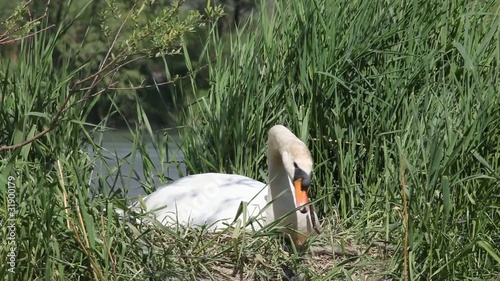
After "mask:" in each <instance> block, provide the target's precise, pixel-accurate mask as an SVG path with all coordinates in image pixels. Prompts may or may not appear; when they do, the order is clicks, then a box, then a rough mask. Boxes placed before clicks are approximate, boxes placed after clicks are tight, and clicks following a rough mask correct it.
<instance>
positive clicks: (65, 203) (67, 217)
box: [57, 159, 71, 229]
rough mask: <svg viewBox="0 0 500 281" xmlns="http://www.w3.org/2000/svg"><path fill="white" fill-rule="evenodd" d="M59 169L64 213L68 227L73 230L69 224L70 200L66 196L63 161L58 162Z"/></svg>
mask: <svg viewBox="0 0 500 281" xmlns="http://www.w3.org/2000/svg"><path fill="white" fill-rule="evenodd" d="M57 168H58V170H59V182H60V184H61V187H62V193H63V204H64V213H65V214H66V226H67V227H68V229H71V226H70V223H69V211H68V209H69V208H68V198H67V195H66V188H65V184H64V177H63V171H62V166H61V161H60V160H59V159H58V160H57Z"/></svg>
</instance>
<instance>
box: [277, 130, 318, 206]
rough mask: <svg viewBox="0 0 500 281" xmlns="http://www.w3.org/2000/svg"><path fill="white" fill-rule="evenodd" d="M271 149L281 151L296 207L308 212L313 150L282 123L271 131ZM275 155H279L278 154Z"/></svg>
mask: <svg viewBox="0 0 500 281" xmlns="http://www.w3.org/2000/svg"><path fill="white" fill-rule="evenodd" d="M269 149H274V150H277V151H279V154H280V155H281V162H282V165H283V167H284V168H285V171H286V173H287V175H288V177H289V179H290V182H291V183H293V188H292V191H293V194H294V198H295V204H296V207H298V208H299V210H300V211H301V212H302V213H306V212H307V208H305V205H306V204H308V203H309V196H308V194H307V191H308V189H309V186H310V185H311V177H312V168H313V160H312V156H311V152H310V151H309V149H308V148H307V146H306V145H305V143H304V142H302V141H301V140H300V139H299V138H297V137H296V136H295V135H294V134H293V133H292V132H290V130H288V129H287V128H286V127H284V126H281V125H277V126H274V127H273V128H271V130H270V131H269ZM274 156H275V157H279V156H278V155H277V154H274ZM270 164H271V163H270Z"/></svg>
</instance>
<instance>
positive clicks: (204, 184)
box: [132, 125, 319, 245]
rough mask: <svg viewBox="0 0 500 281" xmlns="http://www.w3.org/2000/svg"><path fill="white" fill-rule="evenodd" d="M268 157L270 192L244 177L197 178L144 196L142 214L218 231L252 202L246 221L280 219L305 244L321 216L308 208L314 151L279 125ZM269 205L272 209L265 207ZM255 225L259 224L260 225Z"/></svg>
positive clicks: (271, 132)
mask: <svg viewBox="0 0 500 281" xmlns="http://www.w3.org/2000/svg"><path fill="white" fill-rule="evenodd" d="M267 156H268V165H269V180H270V183H269V188H268V192H267V194H266V191H265V189H266V187H267V185H266V184H264V183H262V182H259V181H256V180H253V179H250V178H247V177H244V176H240V175H231V174H216V173H208V174H198V175H192V176H187V177H184V178H181V179H179V180H176V181H174V182H173V183H171V184H169V185H167V186H163V187H161V188H160V189H158V190H157V191H155V192H153V193H152V194H150V195H148V196H146V197H145V198H143V199H142V202H143V205H142V207H144V208H145V210H143V211H151V212H152V213H153V214H154V216H155V218H156V219H157V220H158V221H160V222H161V223H163V224H165V225H172V224H174V223H175V222H179V223H181V224H185V225H195V226H196V225H198V226H199V225H204V224H207V225H211V227H212V228H214V229H215V228H219V229H220V228H225V227H226V225H227V224H231V223H232V222H233V220H234V219H235V216H236V214H237V211H238V208H239V206H240V204H241V202H242V201H244V202H248V205H247V218H250V217H255V216H257V217H256V220H258V221H260V223H261V224H262V225H264V223H266V224H269V223H271V222H273V221H275V220H278V219H280V218H282V219H283V220H282V221H281V222H280V225H281V226H285V227H284V228H283V232H286V233H288V234H290V236H291V238H292V239H293V241H294V242H295V244H297V245H303V243H304V241H305V240H306V239H307V238H308V237H309V236H311V235H314V234H316V233H319V229H318V217H317V215H316V213H315V212H314V210H313V209H312V208H309V207H306V204H307V203H309V197H308V195H307V189H308V187H309V185H310V183H311V172H312V166H313V161H312V157H311V153H310V152H309V149H308V148H307V146H306V145H305V144H304V143H303V142H302V141H301V140H300V139H298V138H297V137H296V136H295V135H294V134H293V133H292V132H290V130H288V129H287V128H286V127H284V126H281V125H276V126H274V127H272V128H271V130H269V138H268V152H267ZM266 195H267V196H266ZM268 202H269V203H270V206H267V207H266V204H268ZM139 206H140V203H139V202H136V203H135V204H134V205H133V206H132V208H133V209H136V210H137V209H138V208H140V207H139ZM264 208H266V209H265V211H264V212H261V210H263V209H264ZM285 216H286V217H285ZM311 216H312V219H311ZM240 217H241V216H240ZM264 219H265V221H264ZM253 227H254V229H259V228H260V227H261V226H260V225H259V223H257V224H253Z"/></svg>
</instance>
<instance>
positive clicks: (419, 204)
mask: <svg viewBox="0 0 500 281" xmlns="http://www.w3.org/2000/svg"><path fill="white" fill-rule="evenodd" d="M89 3H91V4H89V5H88V6H85V7H79V6H72V5H73V4H68V6H67V7H71V8H68V9H75V11H79V12H78V13H79V14H78V15H79V16H80V17H82V18H88V17H89V15H92V14H96V13H95V12H94V13H91V12H88V11H89V10H88V9H90V7H93V4H95V3H96V2H89ZM137 3H142V2H137ZM101 4H102V5H104V3H101ZM117 5H118V4H117ZM99 7H100V6H99ZM140 7H143V6H141V5H137V6H134V5H132V6H128V7H126V9H125V8H124V11H127V9H128V11H135V12H133V13H131V15H135V13H139V10H136V8H140ZM160 7H161V8H162V9H160V8H158V9H159V10H157V12H158V13H157V14H156V13H151V14H150V15H151V18H149V19H148V20H150V21H152V22H154V21H155V19H163V21H161V22H162V24H164V25H162V26H161V28H160V26H157V28H154V27H153V28H152V29H148V28H146V27H145V26H144V25H141V23H142V22H141V20H139V18H140V17H137V19H136V18H134V17H133V16H131V17H130V23H131V25H130V26H128V27H129V28H130V30H127V29H126V28H125V29H124V30H125V31H124V33H120V34H123V37H120V38H121V39H122V40H118V41H117V42H122V43H123V44H119V43H117V44H116V49H115V47H114V46H115V45H112V44H111V43H112V42H114V41H113V40H112V39H111V40H108V41H105V42H108V43H107V44H103V45H102V46H105V47H104V50H103V52H102V54H104V55H103V56H98V55H95V54H94V55H92V52H90V51H89V52H88V54H89V55H88V56H86V55H84V54H85V52H83V51H81V50H82V49H85V48H84V47H85V46H87V45H84V43H78V42H81V41H78V40H76V41H75V42H76V43H75V42H73V43H68V42H71V41H67V39H66V38H67V37H66V36H69V35H71V27H73V26H74V24H76V23H75V22H76V21H77V20H78V19H79V17H76V18H77V19H76V20H75V21H71V22H65V21H56V23H55V26H54V27H52V28H51V31H50V32H48V31H45V30H44V29H43V28H45V27H49V26H51V22H50V20H49V19H47V18H48V17H49V16H48V15H44V11H45V10H44V9H43V8H42V9H38V10H37V11H38V13H39V14H40V16H41V19H40V20H38V21H37V20H36V19H37V16H36V15H35V13H34V12H33V13H32V17H31V18H32V19H35V20H33V26H30V27H26V28H23V29H20V30H19V31H18V32H17V33H12V35H8V37H5V36H4V37H0V42H1V43H3V44H4V45H8V46H12V45H11V44H18V45H14V46H16V47H10V48H12V49H14V50H13V51H12V50H10V52H14V53H15V54H17V55H9V56H4V57H2V59H1V61H0V65H1V69H0V74H1V76H0V78H1V80H0V81H1V82H0V87H1V93H2V96H1V101H0V102H1V103H2V106H1V110H0V128H2V134H1V135H0V137H1V145H4V144H5V146H2V147H0V153H1V154H0V174H1V175H0V198H1V199H0V200H2V201H0V202H1V204H0V216H1V217H2V218H5V221H6V222H8V223H14V224H15V229H16V231H15V241H16V248H15V252H16V259H15V262H16V265H15V273H14V274H12V273H10V272H9V271H8V269H9V268H10V267H9V266H2V267H0V276H2V277H4V278H6V279H9V280H37V279H46V280H66V279H67V280H76V279H82V280H89V279H97V280H122V279H129V280H130V279H132V280H136V279H150V280H165V279H167V278H170V279H172V280H177V279H202V280H203V279H213V280H223V279H240V278H241V279H257V280H267V279H272V278H282V277H284V276H286V275H288V276H290V275H292V273H290V272H293V273H295V274H298V275H299V276H301V277H302V278H303V279H306V280H334V279H337V280H348V279H354V280H365V278H369V279H370V280H378V279H396V280H398V279H408V280H431V279H432V280H468V279H475V280H495V279H498V278H500V272H499V267H500V229H499V226H498V223H497V222H498V221H499V220H500V198H499V194H500V166H499V165H500V163H499V158H500V96H499V95H498V93H499V92H500V89H499V88H500V81H499V79H500V78H499V77H500V67H499V62H500V45H499V42H500V38H499V37H500V28H499V25H500V10H499V6H498V4H497V2H496V1H465V0H464V1H444V2H443V1H441V2H438V1H403V2H401V1H383V2H382V1H335V2H331V1H327V0H312V1H308V2H307V3H306V2H304V1H298V0H297V1H286V2H280V1H277V2H272V4H270V3H265V4H261V5H260V6H259V7H260V13H257V14H254V15H253V17H250V19H249V20H250V21H249V23H248V24H246V25H245V24H240V25H239V27H238V28H236V29H234V30H232V32H231V35H230V36H229V35H227V33H223V31H222V30H221V29H220V28H219V27H218V26H217V25H208V27H211V28H209V29H206V31H205V32H206V33H208V35H209V36H208V39H207V40H206V42H204V44H203V45H202V47H203V48H202V49H201V50H202V51H201V52H198V53H196V54H193V52H190V51H189V48H188V46H189V42H188V40H184V41H183V40H182V38H186V36H188V33H190V32H192V31H194V30H197V28H200V26H202V25H203V24H205V23H207V20H206V18H204V17H202V15H201V14H199V13H192V14H191V16H186V15H184V14H183V13H182V12H181V10H180V9H179V8H177V7H176V6H173V7H172V6H160ZM164 8H168V9H167V10H165V11H164V10H163V9H164ZM33 9H34V10H36V9H35V8H32V7H31V6H29V7H28V8H27V9H26V10H25V11H24V12H23V13H21V14H22V15H25V13H26V11H32V10H33ZM119 9H120V8H118V10H119ZM98 10H100V12H99V14H100V15H102V14H103V13H104V14H105V13H106V12H105V11H108V12H109V14H108V15H109V18H108V20H107V21H104V22H107V24H105V25H104V28H101V29H99V30H100V31H99V32H97V31H96V33H97V34H100V36H103V38H114V37H113V36H114V34H116V32H117V31H118V30H119V29H120V27H119V26H120V25H119V24H118V21H115V20H120V19H121V20H122V22H129V21H128V19H127V21H125V20H124V18H123V17H124V15H126V13H124V12H117V10H116V9H115V8H114V6H113V5H108V6H106V5H104V6H103V8H102V10H101V8H98ZM120 11H121V10H120ZM85 13H89V14H85ZM204 13H205V15H207V18H208V16H209V15H210V16H211V17H212V16H213V17H218V16H220V10H218V9H217V8H215V7H212V9H207V10H204ZM49 14H50V13H49ZM139 14H140V13H139ZM164 16H168V20H167V18H162V17H164ZM125 17H126V16H125ZM141 19H142V18H141ZM144 20H145V22H149V21H148V20H147V19H144ZM19 22H20V21H15V23H16V24H18V25H17V26H19ZM250 23H251V24H250ZM9 24H11V26H9ZM22 24H23V23H21V26H22ZM13 26H16V25H13V23H11V22H5V21H4V22H3V25H2V28H3V29H4V30H7V31H9V30H11V31H12V30H14V29H13V28H14V27H13ZM76 26H78V25H76ZM150 26H153V25H150ZM106 28H109V30H111V31H110V34H111V35H110V36H108V37H106V32H105V31H106ZM141 29H142V30H146V31H147V30H149V31H150V32H147V36H145V37H144V38H142V37H141V40H139V39H138V37H134V36H137V34H139V33H138V32H139V31H140V30H141ZM84 30H90V28H85V29H84ZM35 31H40V33H39V34H36V35H33V36H30V37H26V38H23V37H22V36H23V35H29V34H33V33H34V32H35ZM153 31H158V32H159V33H155V32H153ZM23 32H24V33H23ZM120 32H121V31H120ZM173 32H178V33H176V34H177V36H176V37H175V38H171V40H164V41H161V42H159V41H158V40H159V39H158V38H163V39H164V38H169V37H168V35H169V34H173ZM6 34H7V33H6ZM16 34H22V35H18V37H15V36H16ZM86 34H91V33H90V31H89V32H88V33H86ZM5 38H11V39H15V38H17V39H16V40H17V41H8V40H7V41H5V40H6V39H5ZM11 39H9V40H11ZM2 40H4V41H2ZM127 40H129V41H127ZM134 40H135V41H134ZM61 42H65V43H64V44H61ZM85 42H86V41H85ZM127 42H131V44H132V45H133V46H132V47H131V45H129V44H127ZM198 42H199V41H198ZM72 44H73V45H72ZM78 44H81V47H78V46H79V45H78ZM89 44H90V43H89ZM2 46H3V45H2ZM61 46H63V47H61ZM89 46H91V47H87V48H90V50H92V49H100V47H97V46H99V45H89ZM179 47H181V48H180V49H179ZM61 48H62V49H61ZM3 50H6V49H3V48H2V51H3ZM108 50H111V51H109V52H108ZM177 51H178V52H177ZM122 52H123V53H122ZM157 52H160V53H162V54H165V55H167V56H166V57H160V58H161V60H159V61H160V62H161V63H162V64H163V67H162V71H165V76H166V78H162V79H165V81H171V80H173V79H172V77H173V76H175V73H174V72H172V71H171V68H170V67H171V65H172V64H171V63H170V62H169V58H170V57H169V56H168V55H172V54H182V57H181V58H182V59H183V60H184V64H182V65H183V67H185V71H184V74H188V78H186V79H184V80H182V81H178V82H177V83H170V84H167V85H166V88H167V90H168V91H169V92H170V93H172V96H174V97H175V96H177V97H183V96H192V97H193V98H192V99H191V100H188V101H189V102H188V103H187V104H186V106H185V107H184V109H183V111H182V115H181V117H180V120H179V122H178V125H179V126H180V134H181V140H182V141H181V142H180V143H179V146H180V148H181V149H182V151H183V153H184V160H183V162H184V163H182V164H185V165H186V167H187V169H188V171H189V172H190V173H200V172H209V171H218V172H228V173H239V174H245V175H247V176H250V177H252V178H256V179H260V180H263V181H265V180H267V179H266V176H265V175H266V174H267V173H266V168H265V167H266V164H265V161H266V159H265V141H266V139H267V137H266V133H267V130H268V129H269V127H270V126H272V125H273V124H276V123H282V124H285V125H287V126H288V127H289V128H291V129H292V130H293V131H294V132H296V133H297V134H298V135H299V136H300V137H301V138H302V139H303V140H304V141H306V142H307V143H308V144H309V147H310V148H311V151H312V153H313V157H314V159H315V161H316V166H315V170H314V182H313V186H314V189H313V197H314V198H315V200H316V203H315V206H316V209H317V210H318V211H319V212H320V213H321V216H322V218H323V225H324V228H325V230H326V231H325V233H324V234H323V235H321V236H320V237H319V238H318V239H316V240H315V241H313V242H312V245H313V246H320V247H326V246H329V247H331V248H334V249H335V248H340V249H341V250H343V253H342V254H337V255H335V254H336V253H339V251H337V250H332V251H330V252H329V253H327V254H322V255H320V256H319V257H318V256H316V257H311V256H310V254H305V255H299V254H297V253H295V252H294V251H293V250H292V251H291V252H290V253H287V252H285V251H283V250H282V249H281V247H280V246H281V245H280V241H279V240H278V239H276V238H275V235H274V232H273V230H272V229H266V230H265V231H263V232H259V233H256V234H245V233H243V232H242V231H241V229H240V226H239V225H236V226H235V227H234V228H229V229H228V230H227V231H225V232H223V233H220V234H211V233H208V231H207V230H205V229H184V228H182V227H181V226H179V227H178V228H175V229H166V228H165V227H162V226H160V225H153V226H149V225H148V226H143V225H140V224H137V223H134V222H128V221H123V220H122V219H121V218H119V217H118V216H117V215H116V214H115V213H114V212H109V211H108V210H113V209H114V208H115V207H123V205H124V204H125V203H126V200H124V199H126V198H124V196H123V192H120V191H117V190H115V189H114V188H113V186H112V185H111V186H110V185H109V184H108V181H107V177H108V175H107V174H111V175H114V173H117V167H107V169H108V170H107V171H106V173H102V174H98V175H97V177H95V176H94V174H93V169H94V166H95V163H96V161H98V160H102V161H106V159H105V157H104V156H103V153H102V148H101V146H100V141H99V139H96V138H95V137H94V133H96V132H98V131H102V130H105V129H106V126H107V123H106V121H107V120H108V119H107V116H109V115H110V114H116V116H120V118H122V119H123V120H125V121H126V120H130V117H129V115H127V114H126V113H125V111H128V112H131V111H133V112H134V115H133V120H134V121H135V122H134V124H129V129H130V131H131V133H132V135H133V137H134V144H133V147H132V149H131V154H133V155H134V154H139V153H140V154H141V157H142V160H143V163H144V167H145V169H144V172H145V174H146V176H147V178H151V177H152V176H153V175H156V174H164V172H165V170H164V166H163V165H162V167H153V166H152V165H151V161H150V160H149V156H148V153H147V151H146V150H145V145H144V143H143V142H142V139H143V137H144V135H150V136H152V139H153V144H154V147H155V150H156V153H158V154H159V155H160V158H161V159H162V160H163V161H162V163H167V162H169V161H173V160H171V159H169V158H168V155H167V149H166V148H165V144H166V140H167V139H168V134H166V135H164V136H160V137H157V136H156V135H155V134H154V132H153V129H152V123H153V122H150V119H149V116H150V115H149V114H147V113H146V112H145V110H144V107H143V106H142V105H143V103H142V102H141V101H142V99H141V96H140V93H137V94H133V93H134V92H133V91H132V92H131V93H132V94H129V95H130V99H131V100H133V101H135V103H134V105H133V106H131V107H130V108H129V109H127V110H125V109H124V108H123V106H122V105H120V103H119V102H118V100H115V99H114V97H115V96H114V95H118V94H119V93H118V92H116V91H115V90H116V89H113V88H118V87H129V88H130V87H135V86H140V81H141V78H140V77H136V78H134V77H135V76H134V75H132V74H128V71H129V70H130V69H137V67H139V66H138V65H137V63H139V61H140V59H146V60H147V59H149V58H150V57H151V54H156V53H157ZM107 53H109V54H112V55H109V59H108V58H106V57H107V56H106V54H107ZM11 54H12V53H11ZM62 54H64V55H62ZM80 54H81V55H80ZM120 54H121V55H122V56H121V57H120V56H119V55H120ZM115 57H119V58H120V59H121V60H114V58H115ZM54 58H57V60H55V59H54ZM103 58H105V59H103ZM129 61H130V63H128V62H129ZM108 64H110V67H109V68H106V67H103V66H105V65H108ZM179 65H181V64H180V63H179ZM204 65H206V67H205V68H203V69H204V70H203V71H205V72H204V73H205V74H206V75H208V76H206V77H207V80H206V81H202V82H200V81H199V79H200V76H201V77H203V73H200V72H199V71H197V70H198V69H199V67H200V66H204ZM118 66H120V67H118ZM117 67H118V68H117ZM108 71H109V72H108ZM108 73H109V74H108ZM107 74H108V75H107ZM87 77H91V78H90V79H88V80H85V79H86V78H87ZM111 77H114V78H116V79H115V80H113V79H111ZM94 79H95V80H94ZM201 80H203V79H201ZM93 81H97V82H95V83H94V82H93ZM115 82H116V83H117V84H114V83H115ZM120 83H122V84H123V86H121V85H122V84H120ZM119 85H120V86H119ZM156 89H157V91H160V92H161V89H159V87H158V88H156ZM100 93H104V94H109V95H108V97H109V96H111V98H110V99H108V106H105V107H103V108H104V109H105V110H104V111H103V112H104V114H103V116H104V117H103V118H102V120H103V122H101V123H99V124H98V125H91V124H89V123H86V120H87V119H88V116H89V114H90V113H91V111H92V110H93V109H95V108H96V107H98V106H99V105H98V103H99V102H98V100H97V98H96V97H98V96H99V94H100ZM82 98H84V102H79V101H80V100H82ZM61 109H63V110H62V111H61ZM58 112H61V114H60V115H58ZM56 117H57V118H56ZM125 124H127V122H125ZM46 129H50V130H48V131H47V133H45V134H41V135H38V134H39V133H40V132H42V133H43V132H44V130H46ZM33 138H35V139H36V140H35V141H33V142H27V143H23V141H25V140H31V139H33ZM16 144H20V145H16ZM9 145H14V146H9ZM89 149H90V150H92V151H94V154H89V153H88V151H89ZM118 160H123V159H118ZM179 164H180V163H179ZM133 173H134V171H132V170H131V171H130V173H129V174H128V175H121V176H125V177H129V178H130V177H132V176H133ZM9 176H11V178H9ZM12 178H14V180H12ZM164 180H167V179H166V178H164ZM12 183H14V184H15V190H16V192H15V194H16V200H15V202H16V205H15V209H16V213H15V216H12V217H10V216H11V213H10V211H9V201H8V200H7V199H8V188H7V187H8V186H9V185H10V186H12ZM91 186H93V187H95V186H97V187H98V188H99V191H100V192H99V193H96V192H94V193H93V191H92V190H91V188H90V187H91ZM144 189H145V191H146V192H150V191H151V190H152V189H153V186H151V182H148V181H146V182H145V183H144ZM7 218H11V219H12V220H7ZM34 218H36V219H34ZM2 225H3V227H2V228H1V231H2V237H3V238H2V240H1V243H2V247H0V252H1V255H0V262H1V263H2V265H4V264H7V265H8V263H7V262H9V256H8V253H9V251H10V250H11V249H12V248H11V246H12V245H11V244H9V243H8V242H9V241H10V240H8V237H9V235H10V233H11V232H10V230H9V228H8V224H7V223H3V224H2ZM380 245H383V246H380ZM384 245H385V246H384ZM352 249H354V250H352ZM341 252H342V251H341ZM347 253H349V254H347ZM332 254H333V256H332ZM283 272H285V273H283Z"/></svg>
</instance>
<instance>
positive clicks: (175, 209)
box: [143, 173, 267, 229]
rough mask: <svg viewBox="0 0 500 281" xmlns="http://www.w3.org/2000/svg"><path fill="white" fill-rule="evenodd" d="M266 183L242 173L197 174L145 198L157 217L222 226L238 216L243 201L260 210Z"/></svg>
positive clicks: (171, 221) (255, 211) (252, 211)
mask: <svg viewBox="0 0 500 281" xmlns="http://www.w3.org/2000/svg"><path fill="white" fill-rule="evenodd" d="M266 197H267V190H266V184H264V183H262V182H259V181H256V180H253V179H250V178H247V177H244V176H240V175H230V174H216V173H207V174H197V175H191V176H187V177H183V178H181V179H179V180H176V181H174V182H173V183H171V184H169V185H167V186H163V187H161V188H160V189H158V190H157V191H155V192H154V193H152V194H151V195H149V196H147V197H145V198H144V199H143V201H144V204H145V206H146V207H147V210H148V211H153V212H154V215H155V218H156V220H158V221H159V222H161V223H163V224H165V225H169V224H170V225H172V224H175V223H176V222H179V223H181V224H183V225H188V226H201V225H204V224H207V225H211V227H212V228H217V229H220V228H223V227H226V224H230V223H232V222H233V220H234V219H235V216H236V213H237V210H238V208H239V206H240V204H241V202H242V201H245V202H248V207H247V210H248V213H249V214H250V215H252V216H256V215H258V214H259V212H260V210H261V208H262V207H263V206H265V205H266V203H267V201H266Z"/></svg>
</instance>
